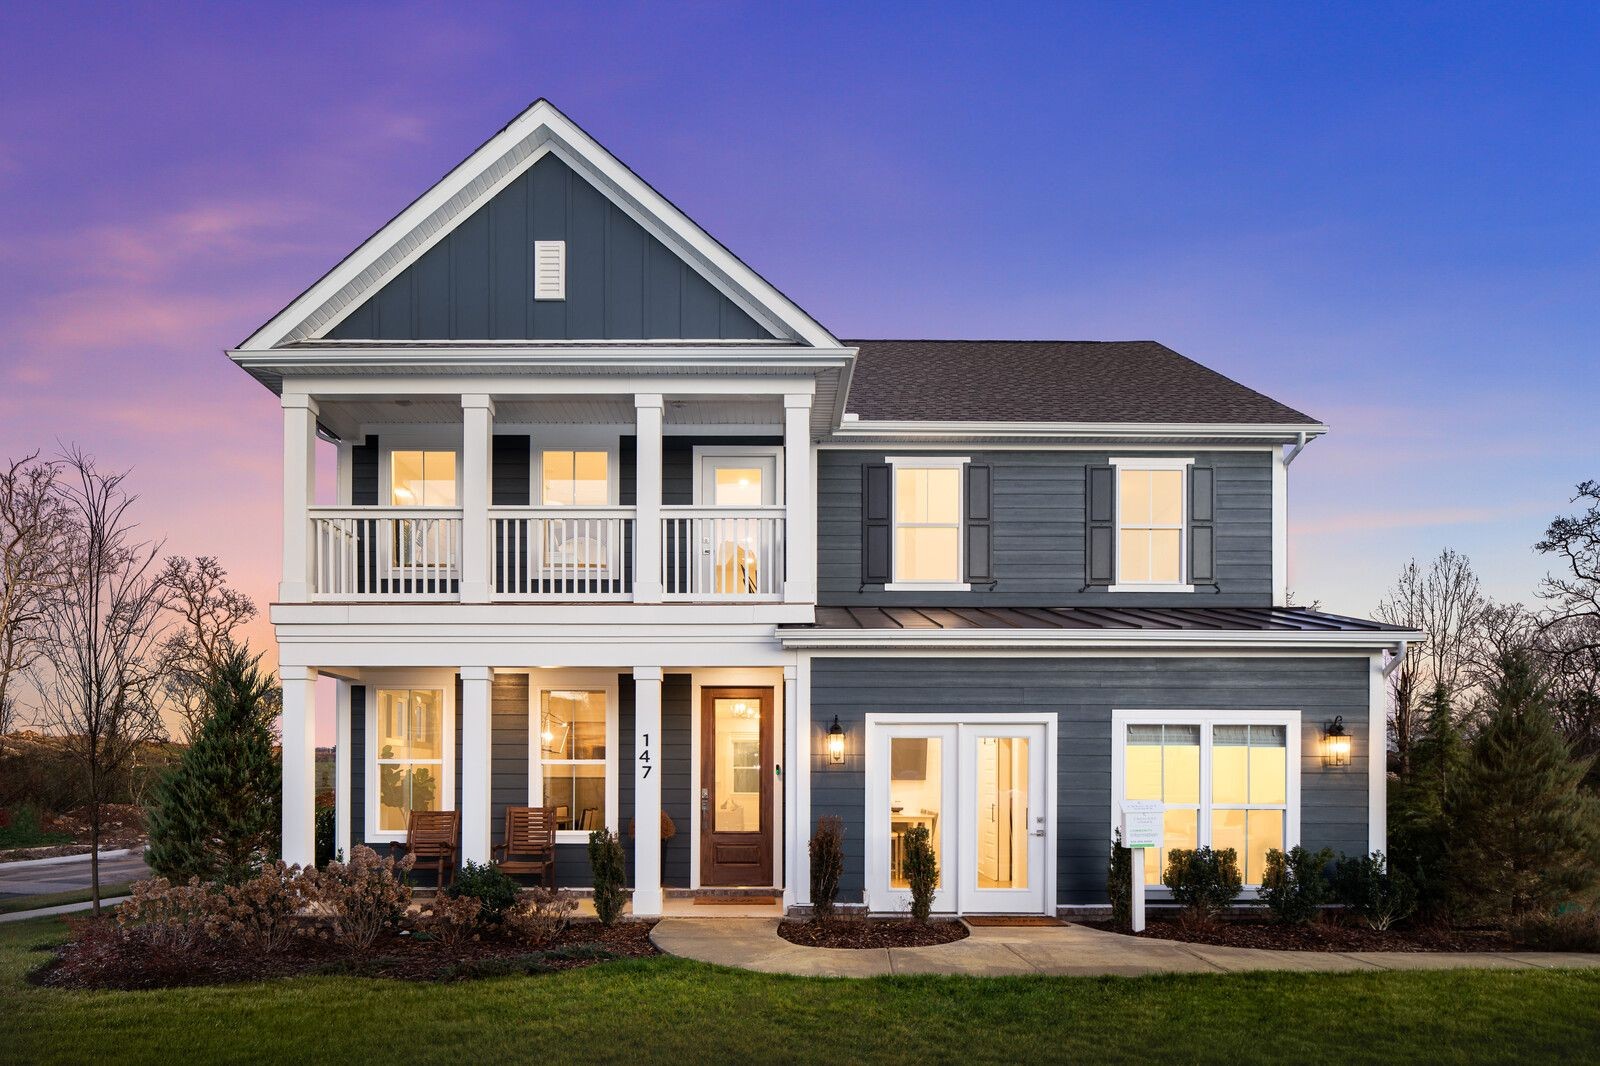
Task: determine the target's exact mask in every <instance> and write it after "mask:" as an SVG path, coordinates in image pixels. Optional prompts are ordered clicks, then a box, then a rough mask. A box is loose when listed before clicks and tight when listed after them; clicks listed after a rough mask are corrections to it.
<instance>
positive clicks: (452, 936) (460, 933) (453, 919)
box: [419, 892, 483, 948]
mask: <svg viewBox="0 0 1600 1066" xmlns="http://www.w3.org/2000/svg"><path fill="white" fill-rule="evenodd" d="M482 914H483V907H482V905H481V904H480V902H479V901H478V899H477V897H475V896H452V895H449V894H448V893H445V892H441V893H439V894H438V895H436V896H434V897H433V899H432V901H431V902H429V904H428V906H427V907H426V908H425V909H424V910H423V912H422V919H421V922H420V923H419V924H420V925H421V927H422V929H423V931H424V932H426V933H427V934H428V935H429V936H431V937H433V938H434V939H435V940H437V941H439V943H441V944H443V945H444V946H445V947H447V948H456V947H460V946H461V945H462V944H463V943H465V942H466V941H467V940H468V939H473V940H476V939H477V932H478V924H479V922H480V921H481V919H482Z"/></svg>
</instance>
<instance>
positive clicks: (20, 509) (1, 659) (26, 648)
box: [0, 452, 69, 748]
mask: <svg viewBox="0 0 1600 1066" xmlns="http://www.w3.org/2000/svg"><path fill="white" fill-rule="evenodd" d="M59 472H60V464H59V463H55V462H52V461H50V460H41V459H40V458H39V453H38V452H34V453H33V454H31V455H25V456H23V457H22V458H20V459H13V460H11V461H10V462H9V463H7V464H6V465H5V466H4V467H0V748H3V746H4V744H5V736H6V734H7V733H9V732H10V731H11V730H12V728H13V726H14V725H15V722H16V717H15V716H16V711H17V707H18V703H19V701H18V700H17V692H16V687H15V685H14V684H13V681H14V679H20V678H21V677H22V675H23V673H24V672H25V671H26V670H27V669H28V667H29V666H30V665H32V663H33V661H34V659H36V658H37V657H38V655H39V625H40V620H41V616H42V613H43V610H44V604H45V600H46V598H47V597H48V596H49V595H50V593H52V592H53V591H55V590H56V589H57V588H59V587H60V585H61V583H62V581H63V580H64V578H65V577H66V574H67V566H66V553H65V551H64V550H63V549H64V547H65V539H66V532H67V527H68V524H69V520H68V516H67V513H66V510H65V509H64V507H63V506H62V503H61V500H60V498H59V496H58V494H57V492H56V479H57V476H58V474H59Z"/></svg>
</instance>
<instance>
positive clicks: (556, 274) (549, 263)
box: [533, 241, 567, 300]
mask: <svg viewBox="0 0 1600 1066" xmlns="http://www.w3.org/2000/svg"><path fill="white" fill-rule="evenodd" d="M533 298H534V299H535V300H565V299H566V298H567V242H566V241H534V242H533Z"/></svg>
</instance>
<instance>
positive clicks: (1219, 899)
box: [1161, 847, 1241, 927]
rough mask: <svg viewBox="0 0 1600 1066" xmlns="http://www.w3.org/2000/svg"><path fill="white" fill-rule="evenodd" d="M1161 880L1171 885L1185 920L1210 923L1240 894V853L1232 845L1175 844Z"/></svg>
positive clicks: (1188, 922) (1202, 924) (1192, 922)
mask: <svg viewBox="0 0 1600 1066" xmlns="http://www.w3.org/2000/svg"><path fill="white" fill-rule="evenodd" d="M1161 883H1162V884H1164V885H1166V886H1167V887H1168V888H1170V889H1172V899H1173V902H1175V903H1177V904H1178V905H1179V906H1180V907H1182V908H1183V915H1182V918H1183V921H1184V922H1185V923H1186V924H1188V925H1192V926H1196V927H1203V926H1207V925H1211V924H1213V923H1214V922H1215V921H1216V920H1217V918H1218V917H1220V916H1221V914H1222V912H1223V911H1224V910H1225V909H1227V907H1228V906H1229V905H1230V904H1232V903H1233V901H1234V900H1235V899H1236V898H1238V895H1239V888H1240V886H1241V881H1240V879H1239V855H1238V853H1237V852H1235V851H1234V850H1233V849H1232V848H1223V849H1221V850H1220V851H1217V850H1213V849H1212V848H1210V847H1203V848H1195V849H1193V850H1190V849H1188V848H1173V849H1172V850H1171V851H1169V852H1167V868H1166V870H1165V871H1164V872H1163V873H1162V875H1161Z"/></svg>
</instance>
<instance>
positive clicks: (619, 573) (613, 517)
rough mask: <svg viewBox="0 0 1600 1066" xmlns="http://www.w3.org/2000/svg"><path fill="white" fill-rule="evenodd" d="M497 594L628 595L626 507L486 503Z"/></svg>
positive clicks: (630, 555) (630, 554)
mask: <svg viewBox="0 0 1600 1066" xmlns="http://www.w3.org/2000/svg"><path fill="white" fill-rule="evenodd" d="M489 522H490V526H491V529H492V533H493V537H494V548H493V553H492V555H491V557H490V565H491V566H492V567H493V568H494V576H493V586H492V587H493V595H494V598H495V599H497V600H627V599H631V598H632V597H633V570H634V550H633V524H634V513H633V508H632V507H583V508H577V507H491V508H490V509H489Z"/></svg>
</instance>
